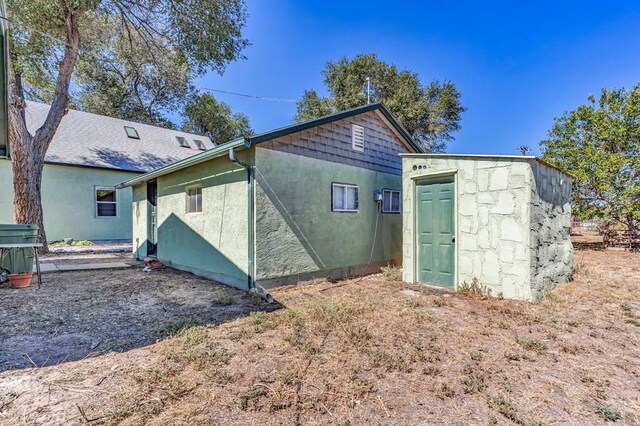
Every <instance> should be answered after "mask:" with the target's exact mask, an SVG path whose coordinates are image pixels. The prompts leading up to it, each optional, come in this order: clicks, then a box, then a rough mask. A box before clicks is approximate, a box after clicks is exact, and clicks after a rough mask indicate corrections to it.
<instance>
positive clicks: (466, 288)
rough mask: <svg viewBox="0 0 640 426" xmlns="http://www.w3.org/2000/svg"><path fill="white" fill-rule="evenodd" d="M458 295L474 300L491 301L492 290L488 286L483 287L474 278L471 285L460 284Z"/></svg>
mask: <svg viewBox="0 0 640 426" xmlns="http://www.w3.org/2000/svg"><path fill="white" fill-rule="evenodd" d="M458 293H460V294H462V295H463V296H467V297H471V298H474V299H490V298H491V297H492V296H491V289H490V288H489V287H487V286H486V285H482V284H481V283H480V281H479V280H478V278H476V277H473V279H472V280H471V283H467V282H466V281H464V282H463V283H462V284H460V285H459V286H458Z"/></svg>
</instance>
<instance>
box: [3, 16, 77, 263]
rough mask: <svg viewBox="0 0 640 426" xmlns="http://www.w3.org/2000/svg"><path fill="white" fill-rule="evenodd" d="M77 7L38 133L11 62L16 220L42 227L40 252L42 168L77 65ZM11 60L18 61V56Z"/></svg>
mask: <svg viewBox="0 0 640 426" xmlns="http://www.w3.org/2000/svg"><path fill="white" fill-rule="evenodd" d="M77 12H78V11H77V10H75V9H70V10H68V11H67V14H66V16H65V33H66V40H65V41H66V43H65V47H64V56H63V58H62V61H60V66H59V69H58V78H57V80H56V87H55V92H54V95H53V101H52V102H51V108H50V109H49V114H48V115H47V118H46V119H45V122H44V123H43V125H42V126H41V127H40V128H39V129H38V130H36V132H35V134H33V135H32V134H31V133H29V131H28V129H27V125H26V120H25V108H26V103H25V101H24V90H23V87H22V78H21V75H20V74H19V73H17V72H15V69H14V67H13V66H12V65H11V66H10V69H9V72H10V75H9V94H10V99H9V144H10V155H11V160H12V165H13V220H14V222H15V223H22V224H36V225H38V226H39V227H40V231H39V232H40V234H39V237H40V242H41V243H42V244H43V247H42V249H41V252H45V253H46V252H47V251H48V250H49V248H48V246H47V237H46V232H45V229H44V222H43V214H42V197H41V194H42V192H41V191H42V169H43V167H44V158H45V154H46V153H47V149H48V148H49V144H50V143H51V140H52V139H53V136H54V135H55V132H56V130H57V129H58V126H59V125H60V121H61V120H62V117H63V116H64V115H65V114H66V111H67V110H66V108H67V104H68V102H69V84H70V81H71V75H72V74H73V70H74V68H75V65H76V59H77V55H78V47H79V45H80V35H79V31H78V13H77ZM11 59H13V60H12V61H11V64H14V63H15V58H13V57H12V58H11Z"/></svg>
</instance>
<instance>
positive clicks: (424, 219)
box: [416, 177, 455, 287]
mask: <svg viewBox="0 0 640 426" xmlns="http://www.w3.org/2000/svg"><path fill="white" fill-rule="evenodd" d="M416 192H417V193H416V200H417V205H416V216H417V217H416V230H417V232H416V239H417V241H416V248H417V256H416V271H417V274H418V276H417V278H418V281H419V282H424V283H430V284H435V285H440V286H446V287H453V281H454V264H455V261H454V259H455V247H454V245H455V230H454V218H453V212H454V199H455V198H454V190H453V177H446V178H438V179H429V180H422V181H418V182H417V185H416Z"/></svg>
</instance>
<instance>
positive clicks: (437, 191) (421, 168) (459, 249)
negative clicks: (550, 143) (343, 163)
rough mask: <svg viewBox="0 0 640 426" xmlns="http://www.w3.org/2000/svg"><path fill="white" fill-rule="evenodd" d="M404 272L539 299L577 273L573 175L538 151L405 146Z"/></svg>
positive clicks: (415, 279)
mask: <svg viewBox="0 0 640 426" xmlns="http://www.w3.org/2000/svg"><path fill="white" fill-rule="evenodd" d="M401 157H402V180H403V279H404V281H406V282H412V283H430V284H435V285H439V286H445V287H451V288H459V287H460V286H461V285H462V284H463V283H465V282H466V283H468V284H470V283H471V282H472V281H473V280H474V279H477V280H478V282H479V283H480V285H482V286H485V287H486V289H488V290H490V291H491V294H492V295H493V296H503V297H506V298H516V299H524V300H529V301H537V300H539V299H540V298H542V297H543V296H544V294H545V292H547V291H549V290H551V289H553V288H554V287H556V286H557V285H559V284H561V283H564V282H566V281H568V280H569V279H570V278H571V273H572V263H573V247H572V245H571V240H570V230H571V206H570V200H571V177H570V176H569V175H568V174H566V173H564V172H563V171H561V170H559V169H557V168H556V167H554V166H552V165H550V164H548V163H546V162H544V161H542V160H540V159H538V158H536V157H531V156H490V155H448V154H401Z"/></svg>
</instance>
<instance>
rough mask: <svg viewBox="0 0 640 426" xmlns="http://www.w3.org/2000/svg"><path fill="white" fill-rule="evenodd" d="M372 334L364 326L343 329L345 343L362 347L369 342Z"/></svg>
mask: <svg viewBox="0 0 640 426" xmlns="http://www.w3.org/2000/svg"><path fill="white" fill-rule="evenodd" d="M372 338H373V336H372V335H371V333H370V332H369V330H368V329H367V327H365V326H356V327H353V328H351V327H350V328H347V329H346V330H345V339H346V341H347V343H349V344H351V345H353V346H355V347H357V348H362V347H365V346H367V345H368V344H369V342H370V341H371V339H372Z"/></svg>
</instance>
